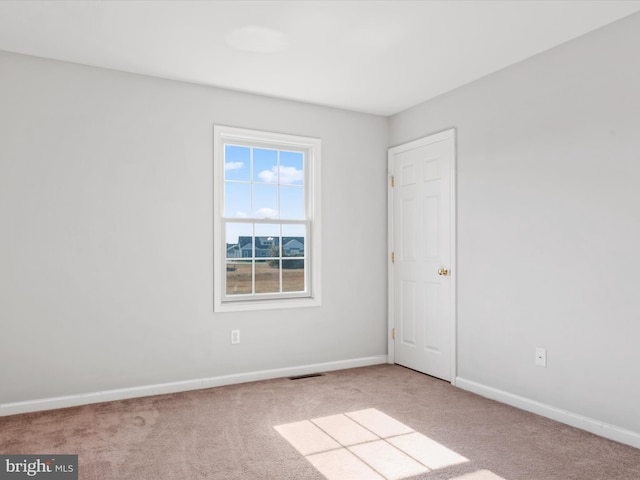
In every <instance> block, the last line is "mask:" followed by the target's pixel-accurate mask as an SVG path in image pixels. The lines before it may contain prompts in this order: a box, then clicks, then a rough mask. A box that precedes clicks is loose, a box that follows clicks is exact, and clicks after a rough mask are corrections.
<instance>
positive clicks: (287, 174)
mask: <svg viewBox="0 0 640 480" xmlns="http://www.w3.org/2000/svg"><path fill="white" fill-rule="evenodd" d="M302 177H303V172H302V170H298V169H297V168H296V167H284V166H280V183H281V184H283V183H300V182H302ZM258 178H260V180H262V181H263V182H265V183H278V167H277V166H275V167H272V168H271V170H263V171H262V172H260V173H259V174H258Z"/></svg>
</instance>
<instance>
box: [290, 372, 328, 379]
mask: <svg viewBox="0 0 640 480" xmlns="http://www.w3.org/2000/svg"><path fill="white" fill-rule="evenodd" d="M313 377H324V373H308V374H306V375H296V376H294V377H289V380H302V379H303V378H313Z"/></svg>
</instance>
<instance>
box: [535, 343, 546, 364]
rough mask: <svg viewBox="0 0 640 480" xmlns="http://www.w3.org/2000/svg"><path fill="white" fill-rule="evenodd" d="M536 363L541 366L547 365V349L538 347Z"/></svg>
mask: <svg viewBox="0 0 640 480" xmlns="http://www.w3.org/2000/svg"><path fill="white" fill-rule="evenodd" d="M536 365H538V366H539V367H546V366H547V349H546V348H542V347H536Z"/></svg>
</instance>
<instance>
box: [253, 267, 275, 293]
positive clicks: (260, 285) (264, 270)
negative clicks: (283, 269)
mask: <svg viewBox="0 0 640 480" xmlns="http://www.w3.org/2000/svg"><path fill="white" fill-rule="evenodd" d="M256 293H280V260H279V259H276V260H256Z"/></svg>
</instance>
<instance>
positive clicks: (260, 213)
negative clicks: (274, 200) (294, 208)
mask: <svg viewBox="0 0 640 480" xmlns="http://www.w3.org/2000/svg"><path fill="white" fill-rule="evenodd" d="M256 217H258V218H278V211H277V210H274V209H273V208H268V207H264V208H260V209H258V210H257V211H256Z"/></svg>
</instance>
